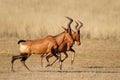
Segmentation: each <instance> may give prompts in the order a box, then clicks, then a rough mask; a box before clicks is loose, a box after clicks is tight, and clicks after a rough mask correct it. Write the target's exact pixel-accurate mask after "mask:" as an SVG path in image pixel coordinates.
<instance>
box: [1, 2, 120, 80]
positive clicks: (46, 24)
mask: <svg viewBox="0 0 120 80" xmlns="http://www.w3.org/2000/svg"><path fill="white" fill-rule="evenodd" d="M119 14H120V0H116V1H115V0H52V1H51V0H0V80H23V79H25V80H40V79H41V80H57V79H59V80H78V79H81V80H119V79H120V64H119V63H120V28H119V26H120V24H119V21H120V16H119ZM64 16H70V17H72V18H73V19H75V20H81V21H82V22H83V23H84V27H83V28H81V38H82V39H81V42H82V45H81V46H80V47H78V46H74V48H75V50H76V53H77V54H76V58H75V64H74V65H73V66H71V65H70V60H71V59H70V57H69V58H68V59H67V60H66V61H65V62H64V64H63V72H60V71H59V66H58V65H59V64H58V63H56V64H55V65H54V66H52V67H50V68H42V67H41V66H40V56H39V55H32V56H31V57H30V58H29V59H28V60H27V62H26V64H27V65H28V66H29V67H30V69H31V70H32V72H28V71H27V70H26V69H25V68H24V67H23V66H22V65H21V63H20V62H19V61H16V62H15V64H16V65H15V70H16V71H17V72H15V73H13V72H11V71H10V66H11V65H10V61H11V57H12V56H13V55H16V54H19V46H18V45H17V41H18V40H19V39H34V38H38V37H43V36H46V35H56V34H58V33H60V32H62V28H61V26H66V25H67V22H68V20H67V19H65V18H64ZM74 26H75V23H73V24H72V29H74ZM69 56H71V54H69ZM53 59H54V58H53ZM44 65H46V62H45V61H44Z"/></svg>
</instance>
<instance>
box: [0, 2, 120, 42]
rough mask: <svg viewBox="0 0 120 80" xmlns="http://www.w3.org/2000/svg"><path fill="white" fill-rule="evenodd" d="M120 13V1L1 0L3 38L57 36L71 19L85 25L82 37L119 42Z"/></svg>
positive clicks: (0, 19) (1, 33) (0, 29)
mask: <svg viewBox="0 0 120 80" xmlns="http://www.w3.org/2000/svg"><path fill="white" fill-rule="evenodd" d="M119 14H120V1H119V0H117V1H114V0H94V1H91V0H84V1H83V0H76V1H74V0H69V1H67V0H62V1H61V0H52V1H49V0H25V1H24V0H0V38H7V39H9V38H18V39H22V38H24V39H30V38H31V39H33V38H37V37H42V36H45V35H48V34H51V35H55V34H57V33H59V32H61V31H62V29H61V26H66V24H67V22H68V20H67V19H65V18H64V16H70V17H72V18H73V19H75V20H81V21H82V22H83V23H84V27H83V28H82V29H81V34H82V38H85V39H86V38H87V39H113V40H119V39H120V28H119V26H120V25H119V21H120V16H119ZM74 25H75V24H73V25H72V26H74ZM73 28H74V27H73Z"/></svg>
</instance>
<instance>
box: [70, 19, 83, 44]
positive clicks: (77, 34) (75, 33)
mask: <svg viewBox="0 0 120 80" xmlns="http://www.w3.org/2000/svg"><path fill="white" fill-rule="evenodd" d="M78 22H79V23H78ZM78 22H77V21H75V23H76V26H75V29H76V31H73V34H72V35H73V39H74V41H76V42H77V44H78V45H81V41H80V28H81V27H82V26H83V23H82V22H80V21H78Z"/></svg>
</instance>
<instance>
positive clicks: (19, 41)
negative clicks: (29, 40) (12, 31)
mask: <svg viewBox="0 0 120 80" xmlns="http://www.w3.org/2000/svg"><path fill="white" fill-rule="evenodd" d="M21 42H26V40H19V41H18V44H20V43H21Z"/></svg>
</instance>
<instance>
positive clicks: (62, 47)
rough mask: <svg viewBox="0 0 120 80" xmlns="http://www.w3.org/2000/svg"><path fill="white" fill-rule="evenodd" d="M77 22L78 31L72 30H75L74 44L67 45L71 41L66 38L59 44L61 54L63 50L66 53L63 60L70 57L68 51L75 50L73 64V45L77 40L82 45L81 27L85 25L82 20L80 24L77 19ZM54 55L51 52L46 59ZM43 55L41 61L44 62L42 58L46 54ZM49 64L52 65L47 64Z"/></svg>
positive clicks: (73, 35) (73, 34)
mask: <svg viewBox="0 0 120 80" xmlns="http://www.w3.org/2000/svg"><path fill="white" fill-rule="evenodd" d="M68 19H71V18H68ZM75 23H76V24H77V25H76V26H75V29H76V31H73V30H72V31H73V33H72V37H73V40H74V42H73V44H72V45H67V44H68V43H69V41H67V40H64V42H63V43H62V44H60V45H59V48H58V52H59V53H60V56H61V53H62V52H63V53H64V55H65V58H64V59H63V60H61V59H60V61H61V62H63V61H64V60H65V59H66V58H67V57H68V54H67V53H66V51H71V52H73V55H72V61H71V64H73V62H74V58H75V50H74V49H72V46H73V45H74V43H75V42H77V44H78V45H81V41H80V28H81V27H82V26H83V23H82V22H80V21H79V23H80V24H78V23H77V22H76V21H75ZM52 56H53V55H52V54H49V55H48V56H47V57H46V59H47V60H48V59H49V58H50V57H52ZM41 57H42V58H41V63H42V64H43V62H42V60H43V57H44V56H41ZM60 58H61V57H60ZM56 61H57V59H56V60H55V61H53V63H52V64H51V65H53V64H54V63H55V62H56ZM61 65H62V63H61ZM47 66H50V65H47ZM60 69H62V67H60Z"/></svg>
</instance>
